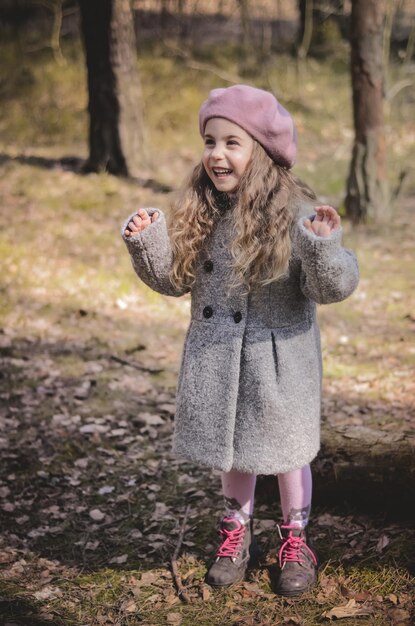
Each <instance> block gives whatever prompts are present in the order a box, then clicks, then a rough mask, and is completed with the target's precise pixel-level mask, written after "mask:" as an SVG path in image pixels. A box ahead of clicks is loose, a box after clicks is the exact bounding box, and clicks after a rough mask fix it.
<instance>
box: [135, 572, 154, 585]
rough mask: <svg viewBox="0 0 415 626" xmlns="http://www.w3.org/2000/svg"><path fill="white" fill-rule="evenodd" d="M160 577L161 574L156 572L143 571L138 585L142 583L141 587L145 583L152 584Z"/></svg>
mask: <svg viewBox="0 0 415 626" xmlns="http://www.w3.org/2000/svg"><path fill="white" fill-rule="evenodd" d="M158 579H159V575H158V574H156V573H155V572H143V573H142V574H141V578H140V580H139V582H138V583H137V584H138V585H140V587H142V586H144V585H146V586H147V585H152V584H154V583H155V582H157V581H158Z"/></svg>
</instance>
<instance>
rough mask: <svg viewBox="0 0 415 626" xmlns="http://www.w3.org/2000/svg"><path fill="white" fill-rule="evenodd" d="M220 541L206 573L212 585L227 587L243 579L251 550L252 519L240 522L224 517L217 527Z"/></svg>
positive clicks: (252, 542) (252, 545)
mask: <svg viewBox="0 0 415 626" xmlns="http://www.w3.org/2000/svg"><path fill="white" fill-rule="evenodd" d="M219 535H220V537H221V539H222V543H221V545H220V546H219V548H218V551H217V552H216V554H215V557H216V558H215V561H214V563H213V564H212V566H211V567H210V569H209V571H208V572H207V574H206V582H207V583H208V584H209V585H211V586H212V587H227V586H228V585H232V584H233V583H236V582H238V581H240V580H243V578H244V576H245V572H246V569H247V567H248V563H249V560H250V557H251V556H254V554H253V551H254V550H255V548H254V541H253V533H252V520H249V521H248V522H247V523H246V524H242V523H241V522H240V521H239V520H237V519H235V518H234V517H224V518H223V520H222V522H221V524H220V528H219Z"/></svg>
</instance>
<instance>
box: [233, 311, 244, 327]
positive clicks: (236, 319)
mask: <svg viewBox="0 0 415 626" xmlns="http://www.w3.org/2000/svg"><path fill="white" fill-rule="evenodd" d="M241 319H242V313H241V312H240V311H237V312H236V313H234V314H233V321H234V322H235V324H239V322H240V321H241Z"/></svg>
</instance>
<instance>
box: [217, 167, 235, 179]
mask: <svg viewBox="0 0 415 626" xmlns="http://www.w3.org/2000/svg"><path fill="white" fill-rule="evenodd" d="M212 172H213V173H214V174H215V176H218V177H222V176H229V175H230V174H232V172H233V170H231V169H227V168H225V167H212Z"/></svg>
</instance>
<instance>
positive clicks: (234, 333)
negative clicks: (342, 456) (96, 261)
mask: <svg viewBox="0 0 415 626" xmlns="http://www.w3.org/2000/svg"><path fill="white" fill-rule="evenodd" d="M199 122H200V133H201V135H202V137H203V140H204V150H203V154H202V159H201V162H200V163H199V165H197V166H196V168H195V169H194V171H193V174H192V176H191V178H190V180H189V182H188V183H187V185H186V186H185V188H184V190H183V192H182V194H181V197H180V198H179V199H178V200H177V201H176V202H175V203H174V204H173V207H172V210H171V214H170V220H169V226H168V227H167V226H166V220H165V217H164V215H163V213H162V212H161V211H156V210H154V209H148V210H145V209H140V210H139V211H138V212H137V213H136V214H134V215H132V216H130V217H129V218H128V219H127V221H126V222H125V224H124V226H123V229H122V233H123V237H124V240H125V242H126V244H127V248H128V250H129V253H130V255H131V258H132V263H133V267H134V269H135V271H136V273H137V274H138V276H139V277H140V278H141V279H142V280H143V281H144V282H145V283H146V284H147V285H149V286H150V287H151V288H153V289H154V290H156V291H158V292H160V293H162V294H167V295H171V296H181V295H182V294H184V293H186V292H190V293H191V301H192V306H191V322H190V326H189V329H188V331H187V335H186V340H185V345H184V350H183V356H182V363H181V369H180V375H179V381H178V386H177V412H176V421H175V435H174V451H175V453H176V454H178V455H179V456H181V457H184V458H186V459H188V460H190V461H193V462H196V463H200V464H203V465H207V466H208V467H211V468H216V469H219V470H221V471H222V472H223V473H222V486H223V493H224V501H225V511H224V516H223V519H222V522H221V525H220V531H219V532H220V536H221V540H222V541H221V545H220V546H219V548H218V550H217V552H216V554H215V557H216V558H215V560H214V562H213V564H212V566H211V567H210V569H209V571H208V573H207V578H206V579H207V582H208V583H210V584H211V585H213V586H226V585H230V584H232V583H233V582H235V581H237V580H241V579H242V578H243V576H244V574H245V571H246V568H247V565H248V561H249V558H250V550H252V539H253V535H252V513H253V502H254V490H255V480H256V475H257V474H273V475H277V477H278V484H279V490H280V498H281V507H282V513H283V523H282V525H281V526H280V528H279V535H280V538H279V539H280V548H279V553H278V560H279V566H280V574H279V579H278V583H277V587H276V590H277V593H280V594H282V595H287V596H293V595H298V594H300V593H302V592H303V591H305V590H307V589H309V588H310V587H311V586H312V585H313V584H314V582H315V579H316V567H317V559H316V556H315V554H314V552H313V551H312V549H311V548H310V546H309V544H308V538H307V534H306V526H307V523H308V519H309V514H310V507H311V486H312V480H311V471H310V462H311V461H312V459H313V458H314V457H315V456H316V454H317V452H318V449H319V444H320V437H319V421H320V392H321V350H320V339H319V329H318V325H317V321H316V303H328V302H337V301H340V300H343V299H344V298H346V297H347V296H349V295H350V294H351V293H352V291H353V290H354V289H355V287H356V285H357V282H358V269H357V263H356V259H355V257H354V255H353V254H352V253H351V252H349V251H347V250H345V249H344V248H342V246H341V228H340V217H339V215H338V214H337V213H336V211H335V209H333V208H331V207H329V206H318V207H316V208H314V210H313V205H315V204H316V203H315V202H313V201H312V197H311V194H310V193H307V192H306V191H305V190H304V187H303V186H302V185H300V184H299V182H298V181H297V180H296V179H295V178H294V177H293V175H292V174H291V173H290V168H291V167H292V166H293V164H294V161H295V157H296V130H295V127H294V124H293V120H292V118H291V116H290V114H289V113H288V112H287V111H286V110H285V109H284V108H283V107H282V106H281V105H280V103H279V102H278V101H277V100H276V98H275V97H274V96H273V95H272V94H270V93H268V92H266V91H263V90H261V89H256V88H254V87H249V86H247V85H234V86H232V87H228V88H225V89H214V90H213V91H212V92H211V93H210V95H209V97H208V99H207V100H206V101H205V102H204V103H203V105H202V107H201V109H200V113H199Z"/></svg>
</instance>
